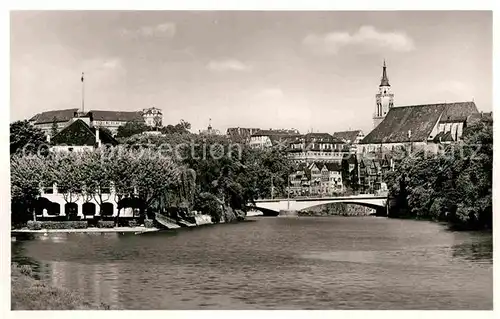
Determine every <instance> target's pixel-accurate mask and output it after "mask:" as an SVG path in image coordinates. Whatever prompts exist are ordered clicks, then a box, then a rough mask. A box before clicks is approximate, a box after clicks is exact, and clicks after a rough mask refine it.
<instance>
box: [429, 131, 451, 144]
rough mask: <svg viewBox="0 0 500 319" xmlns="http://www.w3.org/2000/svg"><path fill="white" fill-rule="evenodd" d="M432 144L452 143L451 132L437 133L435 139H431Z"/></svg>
mask: <svg viewBox="0 0 500 319" xmlns="http://www.w3.org/2000/svg"><path fill="white" fill-rule="evenodd" d="M433 141H434V142H436V143H441V142H453V141H454V139H453V136H452V135H451V132H450V131H448V132H439V133H438V134H437V135H436V137H434V139H433Z"/></svg>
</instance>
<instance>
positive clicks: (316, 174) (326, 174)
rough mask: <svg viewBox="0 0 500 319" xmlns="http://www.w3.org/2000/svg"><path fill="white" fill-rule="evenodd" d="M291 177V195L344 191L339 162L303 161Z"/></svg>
mask: <svg viewBox="0 0 500 319" xmlns="http://www.w3.org/2000/svg"><path fill="white" fill-rule="evenodd" d="M289 178H290V187H289V192H290V196H291V197H300V196H334V195H337V194H341V193H343V191H344V185H343V183H342V167H341V165H340V164H339V163H324V162H312V163H309V164H308V163H302V164H301V165H299V168H298V170H297V171H296V172H294V173H292V174H290V176H289Z"/></svg>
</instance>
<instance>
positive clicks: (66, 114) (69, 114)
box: [32, 108, 78, 124]
mask: <svg viewBox="0 0 500 319" xmlns="http://www.w3.org/2000/svg"><path fill="white" fill-rule="evenodd" d="M75 112H78V109H76V108H75V109H65V110H54V111H46V112H42V113H39V114H37V115H35V116H36V122H35V124H43V123H52V122H54V120H55V121H56V122H67V121H69V120H71V119H72V118H73V116H74V115H75ZM32 119H33V118H32Z"/></svg>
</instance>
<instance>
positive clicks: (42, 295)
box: [10, 263, 110, 310]
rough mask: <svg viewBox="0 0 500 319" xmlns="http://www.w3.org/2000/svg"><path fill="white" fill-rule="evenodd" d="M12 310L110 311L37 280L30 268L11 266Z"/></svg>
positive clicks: (103, 306)
mask: <svg viewBox="0 0 500 319" xmlns="http://www.w3.org/2000/svg"><path fill="white" fill-rule="evenodd" d="M10 278H11V279H10V280H11V310H109V309H110V307H109V306H108V305H106V304H104V303H100V304H92V303H89V302H87V301H85V300H84V299H83V298H81V297H80V296H79V295H77V294H74V293H72V292H70V291H68V290H65V289H61V288H56V287H52V286H51V285H48V284H47V283H44V282H42V281H41V280H39V279H36V278H35V276H34V274H33V269H32V268H31V267H30V266H27V265H22V266H19V265H17V264H15V263H13V264H11V277H10Z"/></svg>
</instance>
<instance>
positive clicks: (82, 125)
mask: <svg viewBox="0 0 500 319" xmlns="http://www.w3.org/2000/svg"><path fill="white" fill-rule="evenodd" d="M91 119H92V113H91V112H89V113H87V114H85V115H78V113H77V112H75V114H74V117H73V118H72V119H71V124H69V125H67V126H66V127H65V128H63V129H62V130H61V131H60V132H59V133H57V134H56V135H54V136H53V137H50V136H48V141H49V142H50V145H51V146H50V150H51V151H55V152H59V151H68V152H73V151H74V152H78V151H84V150H93V149H95V148H97V147H100V146H102V145H112V146H115V145H117V144H118V141H117V140H115V139H114V138H113V137H112V136H111V135H109V134H108V133H107V132H106V131H105V130H103V129H102V128H100V127H96V126H93V125H92V123H93V122H92V120H91Z"/></svg>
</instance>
